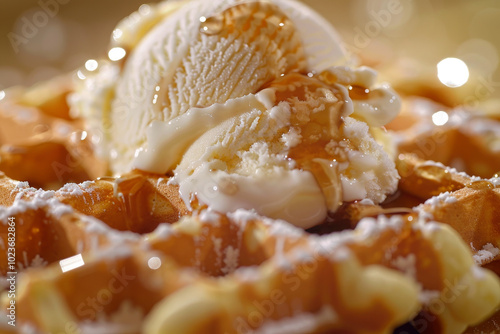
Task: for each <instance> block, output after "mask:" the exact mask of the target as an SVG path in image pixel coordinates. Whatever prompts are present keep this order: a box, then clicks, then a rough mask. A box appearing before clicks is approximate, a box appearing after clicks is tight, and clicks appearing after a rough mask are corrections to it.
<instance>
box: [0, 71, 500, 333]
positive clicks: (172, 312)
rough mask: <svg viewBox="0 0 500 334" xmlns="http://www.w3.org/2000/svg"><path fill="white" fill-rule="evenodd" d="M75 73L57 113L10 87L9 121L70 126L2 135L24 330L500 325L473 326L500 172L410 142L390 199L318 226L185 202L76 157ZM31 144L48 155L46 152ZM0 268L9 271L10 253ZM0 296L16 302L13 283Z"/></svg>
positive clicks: (3, 182) (494, 257)
mask: <svg viewBox="0 0 500 334" xmlns="http://www.w3.org/2000/svg"><path fill="white" fill-rule="evenodd" d="M63 83H64V80H61V81H59V80H55V81H50V82H48V83H45V87H43V86H39V87H37V90H38V91H42V92H44V94H41V95H42V96H47V93H46V92H50V96H51V99H49V100H50V101H52V102H51V103H50V104H49V106H50V107H49V106H47V104H46V99H45V98H44V99H40V100H39V101H38V102H36V98H34V97H33V95H36V94H34V93H33V91H35V92H36V90H26V91H17V92H15V93H11V94H9V92H8V94H7V101H3V102H2V104H0V110H1V111H2V112H1V113H0V115H1V116H2V119H3V120H5V119H10V120H12V118H13V117H14V115H16V114H13V113H10V111H11V110H22V109H23V108H30V110H32V111H33V112H35V113H37V114H38V115H39V117H38V118H37V119H36V120H34V121H33V122H31V123H30V122H27V123H26V122H25V123H22V126H25V127H26V131H31V130H32V128H33V127H34V126H36V124H35V123H37V122H40V120H43V121H44V123H43V124H45V125H47V124H49V125H50V127H48V129H47V128H46V130H47V131H45V132H50V131H52V129H53V126H54V124H59V123H60V122H63V124H65V125H67V126H68V129H70V131H66V132H63V133H64V135H61V136H56V135H50V136H47V135H46V136H45V137H37V138H36V140H34V139H33V141H29V140H27V141H26V140H16V139H15V138H13V137H12V138H11V136H10V135H9V136H4V137H1V138H2V142H1V143H2V160H1V161H0V166H1V169H2V170H3V171H4V174H1V176H0V205H1V211H0V221H1V222H2V224H1V225H0V228H1V229H2V233H1V237H2V245H3V247H4V248H5V247H6V245H7V244H8V238H7V235H8V234H7V226H8V220H9V218H10V217H14V218H15V220H16V236H17V239H16V254H17V256H16V270H17V271H18V272H19V276H18V279H19V281H18V284H17V299H16V303H17V310H18V313H17V316H18V318H17V319H18V320H17V321H18V327H16V328H17V329H19V330H21V331H25V332H30V331H32V332H33V331H34V332H42V333H45V332H46V333H59V332H72V331H73V332H75V331H80V332H81V333H96V332H102V333H200V332H203V333H390V332H392V330H394V329H395V328H396V327H397V326H399V325H401V324H404V323H405V322H408V321H412V324H413V327H414V328H415V329H416V330H418V331H419V332H422V333H423V332H425V333H460V332H464V331H466V330H467V332H468V333H481V331H484V332H487V331H494V330H496V328H495V325H496V322H495V321H496V319H497V317H498V315H497V314H495V315H493V317H491V318H490V319H489V320H486V322H484V323H482V324H480V325H478V326H477V327H470V326H472V325H476V324H477V323H479V322H481V321H483V320H485V319H486V318H488V316H490V315H491V314H492V313H493V312H494V310H495V308H496V307H497V306H498V305H499V304H500V284H499V281H498V279H497V278H496V275H494V274H493V272H497V273H498V272H500V271H499V270H498V269H497V267H498V266H497V261H498V259H499V253H500V252H499V251H498V247H499V241H498V240H497V238H496V235H498V233H495V232H496V227H495V222H496V220H498V218H497V217H499V215H498V213H497V212H496V211H498V207H499V206H498V204H497V203H498V201H499V190H498V189H499V188H498V186H499V184H500V180H499V179H497V178H492V179H482V178H480V177H471V176H469V175H467V174H465V173H461V172H458V171H457V170H456V169H453V168H450V167H446V166H445V165H443V164H440V163H437V162H431V161H427V160H424V159H422V157H418V155H415V153H416V152H413V151H412V150H411V149H410V148H408V149H407V150H406V151H407V152H411V153H408V154H400V155H399V157H398V159H397V164H396V165H397V168H398V171H399V174H400V175H401V180H400V183H399V188H398V192H397V193H396V194H394V196H393V197H391V198H389V199H388V200H387V201H386V202H385V203H383V204H382V205H374V204H373V203H370V201H360V202H357V203H347V204H344V205H343V206H342V207H341V208H340V210H338V212H337V213H336V214H335V215H333V216H332V217H330V220H329V221H328V222H325V223H324V224H323V225H321V226H318V227H316V228H313V229H311V230H308V231H304V230H301V229H298V228H295V227H291V225H289V224H288V223H285V222H282V221H277V220H271V219H268V218H264V217H259V216H257V215H256V214H254V213H251V212H247V211H243V210H240V211H237V212H235V213H233V214H228V215H221V214H219V213H216V212H213V211H211V210H209V209H207V208H204V207H196V206H193V208H194V211H189V210H188V209H187V208H186V206H185V205H184V202H183V201H182V200H181V199H180V198H179V194H178V189H177V188H176V186H174V185H171V184H169V182H168V181H169V178H168V176H162V177H160V176H158V175H153V174H145V173H141V172H138V171H133V172H131V173H128V174H126V175H123V176H121V177H120V178H110V177H101V178H99V176H102V175H105V174H106V170H107V169H106V166H105V165H104V164H103V163H102V162H99V161H98V160H97V159H96V158H95V157H94V156H93V154H92V152H91V151H88V150H86V151H84V152H86V153H85V154H79V155H78V154H75V153H74V152H78V148H79V147H82V145H83V146H85V145H88V144H89V143H88V141H89V140H91V138H89V137H88V136H85V135H83V130H82V128H81V126H80V124H79V121H78V120H71V119H70V117H69V113H68V111H67V106H66V104H65V102H64V98H63V97H64V96H65V95H66V94H67V92H68V90H70V86H69V85H68V84H63ZM68 87H69V88H68ZM27 96H30V99H28V98H27ZM28 100H29V101H30V102H27V101H28ZM13 123H15V122H14V121H13ZM0 124H7V123H6V122H2V123H0ZM16 124H17V123H16ZM30 126H31V128H30ZM10 128H11V127H10V126H8V127H5V126H4V127H2V132H1V133H2V135H3V134H5V133H9V132H5V131H6V130H5V129H10ZM393 129H396V128H393ZM49 130H50V131H49ZM9 131H10V130H9ZM400 131H403V130H400ZM12 133H14V132H12ZM12 133H10V134H12ZM402 134H403V132H400V133H399V135H401V136H402ZM75 136H76V138H77V139H79V140H72V138H75ZM30 140H31V139H30ZM400 142H401V141H400ZM40 145H52V146H51V147H49V146H47V147H48V148H46V150H47V151H40V148H39V147H40ZM56 146H57V147H60V148H61V147H62V148H63V155H62V157H58V155H57V154H56V153H55V151H57V149H56ZM6 147H7V149H6ZM12 147H14V148H16V149H10V148H12ZM18 148H22V150H20V149H18ZM402 151H404V150H402ZM33 152H36V153H37V154H42V155H44V154H45V152H49V153H50V154H49V157H48V158H46V159H42V160H40V159H37V158H36V156H37V155H36V154H35V153H33ZM40 152H44V153H40ZM16 154H18V155H19V157H18V158H17V159H18V160H16V159H14V157H16ZM478 154H479V153H478ZM68 157H71V158H70V159H71V160H69V161H71V162H72V165H71V166H69V164H68V163H67V161H68V160H67V159H68ZM75 157H77V158H79V159H75ZM423 158H425V157H423ZM30 159H33V160H36V162H37V163H36V166H34V165H33V164H26V165H25V168H26V170H27V171H29V173H28V172H25V171H22V170H21V169H20V168H19V167H18V166H19V161H23V163H24V162H27V161H30ZM436 160H439V159H436ZM54 161H56V162H60V163H64V164H66V166H67V167H68V169H67V172H66V173H62V174H57V173H52V174H51V173H45V172H44V173H38V172H35V170H36V171H45V169H49V170H52V171H54V166H59V165H58V164H54ZM64 164H63V165H64ZM56 169H57V168H56ZM15 179H18V180H23V181H17V180H15ZM82 179H85V180H82ZM92 179H93V181H87V180H92ZM25 181H29V182H25ZM71 182H80V183H79V184H77V183H71ZM30 185H35V186H36V188H33V187H31V186H30ZM38 187H41V188H43V189H44V190H43V189H37V188H38ZM80 254H81V256H82V257H81V261H82V263H84V265H83V266H80V267H78V268H76V269H73V270H70V271H66V272H62V265H61V262H60V261H63V262H62V263H64V261H65V260H68V259H75V256H78V255H80ZM481 266H482V267H486V268H489V269H491V271H490V270H486V269H483V268H481ZM0 269H1V272H2V275H6V274H7V272H9V271H10V269H9V267H8V263H7V258H6V257H2V258H1V259H0ZM492 271H493V272H492ZM5 289H6V288H5ZM2 303H3V306H4V309H6V307H7V305H8V303H9V300H8V298H7V290H4V293H3V298H2ZM3 319H4V321H5V319H7V318H6V317H3ZM2 328H3V330H4V331H6V332H7V331H9V330H10V331H11V332H12V327H10V326H8V325H4V326H3V327H2ZM467 328H468V329H467Z"/></svg>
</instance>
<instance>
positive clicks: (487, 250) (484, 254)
mask: <svg viewBox="0 0 500 334" xmlns="http://www.w3.org/2000/svg"><path fill="white" fill-rule="evenodd" d="M499 254H500V249H498V248H497V247H495V246H493V245H492V244H491V243H488V244H486V245H484V246H483V249H481V250H479V251H477V252H476V254H474V256H473V257H474V262H475V263H476V264H477V265H484V264H487V263H490V262H491V261H493V260H494V259H495V257H496V256H498V255H499Z"/></svg>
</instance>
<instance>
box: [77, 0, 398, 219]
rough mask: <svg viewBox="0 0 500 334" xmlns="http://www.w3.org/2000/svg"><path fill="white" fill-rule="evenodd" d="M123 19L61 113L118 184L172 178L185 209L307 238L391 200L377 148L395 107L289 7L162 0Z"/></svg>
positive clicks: (387, 169)
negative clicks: (108, 52)
mask: <svg viewBox="0 0 500 334" xmlns="http://www.w3.org/2000/svg"><path fill="white" fill-rule="evenodd" d="M141 9H142V12H141V10H140V11H139V12H138V13H136V14H133V15H132V16H130V17H129V18H127V19H125V20H124V21H122V22H121V23H120V24H119V25H118V27H117V29H116V30H115V31H114V33H113V39H112V47H115V48H116V47H120V48H122V49H123V50H124V51H125V52H126V57H125V58H124V59H122V60H121V61H115V62H112V61H111V62H110V61H102V62H100V63H99V68H98V70H97V71H94V72H92V73H85V74H82V75H80V79H82V80H79V82H78V85H77V86H78V87H77V89H76V92H75V93H74V94H73V95H72V97H71V99H70V102H71V105H72V111H73V112H74V113H75V115H77V116H82V117H84V118H85V119H86V120H87V126H88V128H89V132H90V133H91V134H92V139H93V142H94V143H95V147H96V151H97V153H98V154H100V155H101V156H102V157H103V158H106V159H108V160H109V163H110V166H111V169H112V171H113V172H114V173H116V174H120V173H123V172H126V171H128V170H131V169H134V168H136V169H141V170H144V171H147V172H153V173H161V174H170V175H172V176H173V178H172V181H171V182H173V183H177V184H178V185H179V189H180V195H181V197H182V199H183V200H184V202H185V203H186V204H187V205H188V206H191V205H192V204H193V203H194V202H195V201H196V203H198V204H202V205H207V206H209V207H211V208H212V209H214V210H216V211H220V212H233V211H235V210H237V209H240V208H244V209H251V210H252V209H253V210H255V211H256V212H258V213H259V214H262V215H265V216H268V217H271V218H276V219H284V220H286V221H289V222H290V223H292V224H295V225H297V226H301V227H304V228H309V227H311V226H314V225H317V224H319V223H321V222H323V221H324V220H325V218H326V217H327V214H328V212H335V211H336V210H337V209H338V208H339V206H340V205H341V204H342V203H343V202H344V201H354V200H362V199H366V198H368V199H371V200H372V201H374V202H377V203H378V202H381V201H383V200H384V199H385V197H386V195H387V194H389V193H392V192H394V191H395V189H396V186H397V180H398V174H397V171H396V169H395V165H394V163H393V161H392V160H391V159H390V157H389V156H388V154H387V153H386V152H385V151H384V150H383V148H382V147H381V146H380V145H379V144H378V143H377V142H376V141H375V139H374V138H373V134H372V132H373V131H374V129H375V128H378V127H380V126H383V125H384V124H386V123H388V122H389V121H391V120H392V119H393V118H394V117H395V116H396V115H397V113H398V112H399V108H400V100H399V98H398V97H397V95H396V94H395V93H394V92H393V91H392V90H391V89H390V88H389V87H388V86H387V85H377V84H376V83H375V79H376V73H375V72H374V71H373V70H371V69H369V68H366V67H359V68H353V67H349V66H347V65H348V64H349V61H348V59H347V56H346V52H345V51H344V49H343V46H342V42H341V40H340V38H339V37H338V34H337V33H336V32H335V30H334V29H333V28H332V27H331V26H330V25H329V24H328V23H327V22H326V21H325V20H324V19H323V18H322V17H321V16H319V15H318V14H317V13H315V12H313V11H312V10H311V9H309V8H308V7H306V6H305V5H303V4H302V3H300V2H298V1H295V0H273V1H238V0H215V1H204V0H186V1H167V2H164V3H160V4H158V5H155V6H148V7H141Z"/></svg>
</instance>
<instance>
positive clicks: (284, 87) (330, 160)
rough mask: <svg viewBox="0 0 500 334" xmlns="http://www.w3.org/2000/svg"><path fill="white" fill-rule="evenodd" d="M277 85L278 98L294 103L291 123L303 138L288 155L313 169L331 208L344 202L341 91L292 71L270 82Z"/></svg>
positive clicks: (281, 100)
mask: <svg viewBox="0 0 500 334" xmlns="http://www.w3.org/2000/svg"><path fill="white" fill-rule="evenodd" d="M270 86H271V87H274V88H277V92H276V99H277V103H279V102H288V103H289V104H290V105H291V107H292V110H293V111H292V120H291V123H292V126H294V127H296V128H298V129H299V130H300V134H301V136H302V141H301V143H300V144H298V145H297V146H295V147H293V148H291V149H290V151H289V154H288V157H289V158H290V159H293V160H294V161H295V162H296V163H297V165H298V167H299V168H300V169H302V170H306V171H309V172H311V173H312V174H313V175H314V177H315V178H316V181H317V182H318V184H319V186H320V187H321V189H322V191H323V194H324V195H325V199H326V201H327V205H328V209H329V210H330V211H331V212H334V211H336V210H337V209H338V208H339V206H340V205H341V204H342V197H343V196H342V188H341V181H340V172H339V164H340V163H343V162H346V161H347V155H346V153H345V151H344V149H343V148H341V147H340V146H339V145H338V144H337V143H339V142H341V141H342V138H343V135H342V129H341V118H340V113H341V109H342V106H343V99H342V97H341V94H340V92H338V91H336V90H335V89H333V88H332V87H330V86H327V85H326V84H324V83H322V82H321V81H319V80H317V79H316V78H310V77H308V76H305V75H300V74H296V73H294V74H289V75H286V76H284V77H282V78H281V79H279V80H276V81H275V82H273V83H271V85H270ZM318 100H319V101H321V102H320V103H322V104H323V105H324V106H325V108H324V109H322V110H320V111H317V112H313V110H314V108H313V107H312V104H314V103H315V102H317V101H318Z"/></svg>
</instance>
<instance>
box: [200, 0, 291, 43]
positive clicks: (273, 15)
mask: <svg viewBox="0 0 500 334" xmlns="http://www.w3.org/2000/svg"><path fill="white" fill-rule="evenodd" d="M200 22H201V23H200V32H201V33H202V34H205V35H207V36H213V35H222V36H227V35H229V34H231V33H234V32H235V31H237V32H245V31H248V30H249V29H250V28H252V25H253V24H255V23H259V24H260V25H261V26H260V27H258V29H256V31H255V34H259V33H260V29H262V28H266V29H267V33H268V34H269V33H270V32H271V34H272V32H274V33H276V31H279V30H280V29H284V28H285V27H290V26H291V22H290V19H288V18H287V17H286V16H285V15H284V14H283V13H282V12H281V10H280V9H279V8H278V7H277V6H276V5H273V4H271V3H268V2H264V1H252V2H246V3H242V4H238V5H236V6H233V7H230V8H228V9H226V10H224V11H222V12H220V13H217V14H216V15H213V16H210V17H201V18H200Z"/></svg>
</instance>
